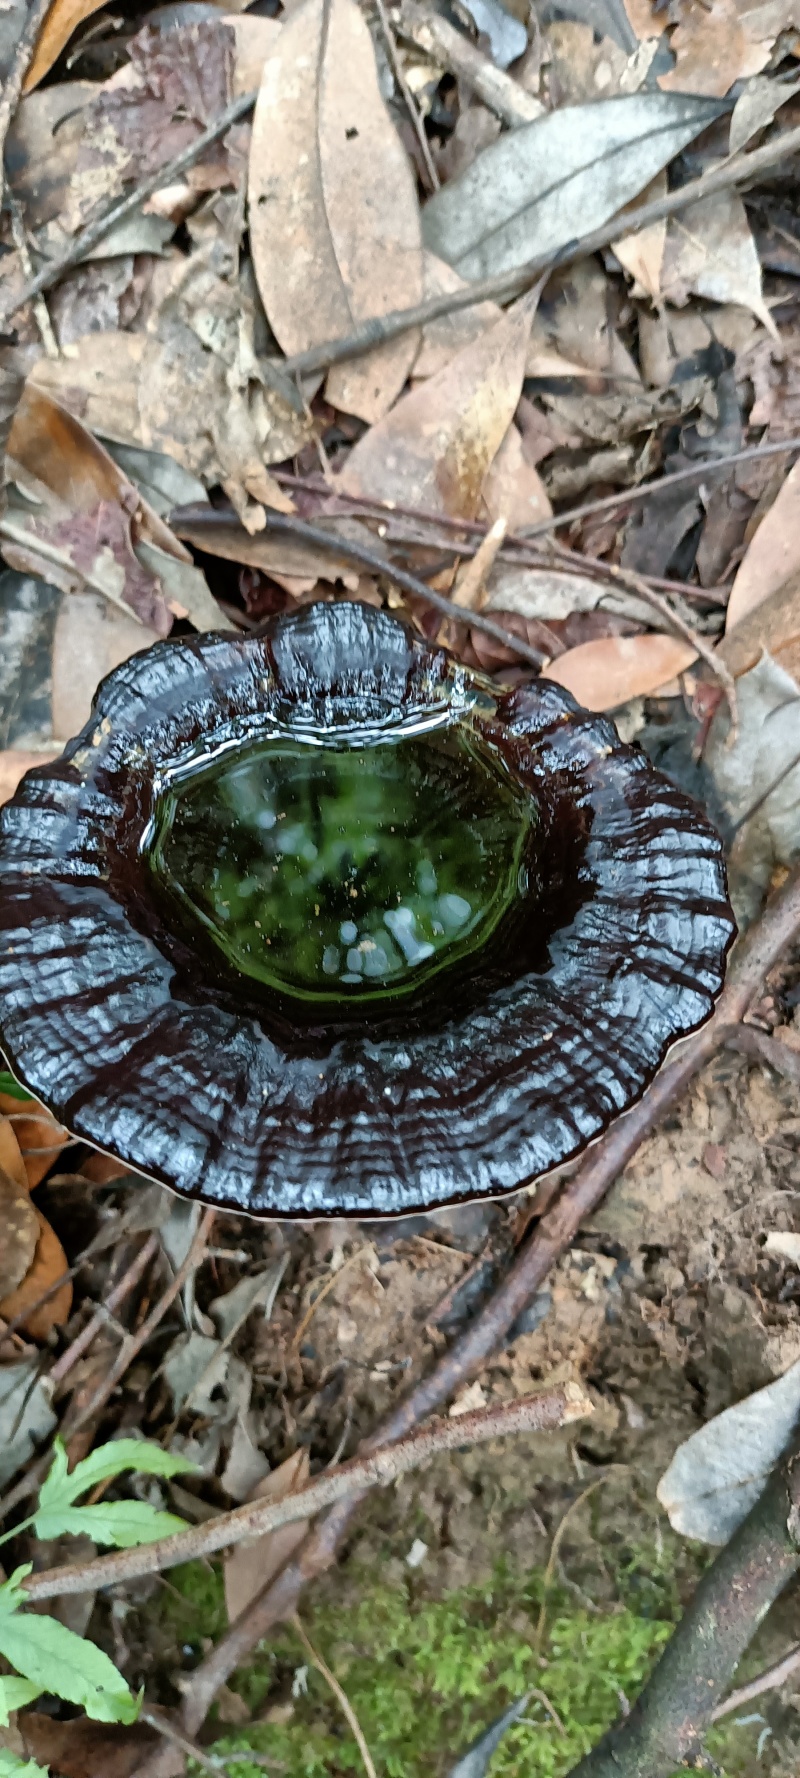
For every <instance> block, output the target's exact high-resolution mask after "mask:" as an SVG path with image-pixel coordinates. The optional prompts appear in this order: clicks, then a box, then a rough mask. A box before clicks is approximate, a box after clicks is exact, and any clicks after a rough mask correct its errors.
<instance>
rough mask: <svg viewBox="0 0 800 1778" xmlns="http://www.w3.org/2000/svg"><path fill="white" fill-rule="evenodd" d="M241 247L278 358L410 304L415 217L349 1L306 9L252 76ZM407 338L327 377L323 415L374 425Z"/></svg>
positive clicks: (407, 348)
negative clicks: (333, 411)
mask: <svg viewBox="0 0 800 1778" xmlns="http://www.w3.org/2000/svg"><path fill="white" fill-rule="evenodd" d="M249 212H250V240H251V249H252V254H253V263H254V265H255V271H256V277H257V280H258V286H259V289H260V291H261V296H262V298H263V302H264V307H265V309H266V311H267V317H268V319H269V322H270V326H271V327H272V329H273V331H274V333H275V335H276V337H277V339H278V341H279V343H280V345H281V346H282V348H283V350H284V352H286V353H287V354H290V355H291V354H293V353H296V352H302V351H305V350H306V348H307V347H309V346H312V345H316V344H318V343H319V342H320V341H322V340H325V339H331V338H333V337H335V336H337V335H339V334H345V333H348V332H350V331H351V329H352V327H353V326H354V324H355V323H356V322H358V321H362V320H366V319H367V318H368V317H369V316H372V315H381V314H383V313H384V312H385V311H387V310H389V309H396V308H404V307H408V306H409V305H410V304H412V303H415V302H418V301H419V300H420V297H421V296H422V247H421V236H420V221H419V207H418V204H417V196H416V190H415V182H414V178H413V174H412V171H411V167H410V163H409V161H408V159H407V156H406V153H405V150H404V148H403V147H402V144H401V142H400V138H399V136H398V135H397V133H396V131H395V128H394V124H393V123H392V121H391V118H390V117H389V113H388V111H387V109H386V106H385V103H384V100H383V96H382V94H381V90H380V86H379V82H378V74H377V68H376V65H375V52H374V49H373V46H372V38H371V36H370V33H369V29H368V27H367V24H366V22H365V20H364V17H363V15H362V13H361V11H360V8H359V7H358V6H357V5H356V3H355V0H331V4H330V6H326V5H325V4H324V0H305V3H304V4H303V5H301V6H298V7H297V8H296V10H295V11H293V12H292V13H291V14H290V15H289V17H288V19H287V21H286V23H285V24H284V25H283V26H282V28H281V33H280V37H279V39H278V41H277V43H276V45H275V48H274V49H273V50H272V51H271V53H270V54H269V55H268V57H267V59H266V61H265V63H264V72H263V77H262V84H261V90H260V93H259V98H258V102H257V105H256V111H255V117H254V119H253V136H252V145H251V153H250V177H249ZM418 343H419V342H418V336H417V335H416V334H414V333H411V332H409V333H406V334H403V335H401V336H400V338H399V339H396V340H393V341H392V342H391V343H390V344H388V345H386V346H382V347H380V348H378V349H377V350H376V351H373V352H369V353H366V354H364V356H362V357H361V358H359V359H356V360H355V361H353V362H352V363H349V364H344V365H341V366H338V367H337V368H335V369H334V370H333V371H332V372H331V373H330V375H329V377H328V381H327V386H326V393H327V396H328V400H329V401H330V402H331V403H332V405H333V406H334V407H339V408H343V409H344V410H345V411H346V412H347V413H353V414H358V415H359V416H360V418H361V419H363V420H369V421H373V420H377V419H379V418H380V416H381V415H382V414H385V413H386V411H387V409H388V408H389V407H390V406H391V403H392V402H393V401H394V399H395V397H396V396H397V395H398V394H399V392H400V390H401V389H402V387H403V384H404V382H405V380H406V377H407V376H408V373H409V371H410V369H411V365H412V363H413V361H414V355H415V353H416V350H417V346H418Z"/></svg>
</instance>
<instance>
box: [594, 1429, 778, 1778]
mask: <svg viewBox="0 0 800 1778" xmlns="http://www.w3.org/2000/svg"><path fill="white" fill-rule="evenodd" d="M799 1507H800V1454H798V1448H797V1445H795V1448H794V1450H793V1451H792V1452H790V1453H789V1455H787V1456H786V1457H785V1458H784V1460H783V1462H782V1463H781V1464H780V1465H779V1466H778V1468H777V1469H775V1470H774V1471H773V1473H772V1475H771V1476H770V1478H769V1481H768V1482H767V1485H766V1487H765V1489H764V1492H763V1494H762V1495H761V1497H760V1499H759V1500H757V1501H756V1504H755V1506H754V1507H752V1508H751V1510H750V1512H749V1513H748V1515H747V1518H746V1519H745V1520H744V1521H743V1523H742V1524H741V1525H740V1526H739V1529H738V1531H736V1532H734V1535H733V1537H732V1538H731V1540H730V1542H729V1543H727V1544H726V1545H725V1548H724V1549H723V1550H722V1551H721V1552H720V1554H719V1555H718V1556H717V1559H716V1561H715V1562H714V1563H713V1564H712V1566H711V1568H709V1569H708V1571H707V1573H706V1574H704V1575H703V1578H702V1580H701V1582H700V1584H699V1586H698V1588H697V1591H696V1593H695V1596H694V1598H693V1600H692V1603H691V1605H690V1606H689V1607H688V1609H687V1610H686V1612H685V1613H684V1615H683V1617H682V1618H681V1621H680V1623H679V1625H678V1627H677V1629H676V1630H675V1632H674V1634H673V1636H672V1637H671V1638H670V1640H669V1642H668V1643H667V1646H666V1648H665V1650H664V1653H663V1654H662V1656H661V1659H660V1660H659V1661H658V1664H657V1665H656V1667H655V1668H654V1670H653V1672H652V1673H651V1675H650V1678H649V1679H648V1681H647V1684H646V1686H645V1687H644V1690H643V1691H642V1692H641V1694H640V1696H639V1698H638V1699H637V1701H636V1703H635V1704H634V1706H633V1709H632V1710H631V1712H630V1714H629V1715H628V1716H627V1717H626V1718H625V1719H624V1721H622V1722H620V1723H615V1724H614V1727H613V1728H611V1729H609V1730H608V1732H607V1734H605V1735H604V1736H603V1738H602V1740H601V1741H599V1742H598V1744H597V1746H596V1747H595V1748H594V1749H593V1751H592V1752H591V1753H589V1754H587V1756H586V1758H585V1759H582V1760H581V1761H580V1762H579V1764H578V1765H577V1766H574V1767H573V1769H572V1771H571V1772H570V1774H569V1778H672V1774H673V1772H674V1771H675V1769H676V1767H678V1766H684V1767H687V1766H692V1767H697V1766H698V1765H699V1764H700V1763H701V1762H702V1741H703V1733H704V1731H705V1730H706V1729H707V1728H708V1727H709V1725H710V1723H711V1722H712V1720H713V1718H714V1716H715V1707H716V1705H717V1704H718V1703H719V1702H720V1700H721V1699H722V1698H723V1697H724V1696H725V1693H726V1692H727V1690H728V1687H729V1685H730V1682H731V1674H732V1673H733V1672H734V1671H735V1669H736V1667H737V1666H738V1664H739V1661H740V1660H741V1658H742V1655H743V1654H744V1652H745V1649H746V1648H747V1646H748V1644H749V1643H750V1642H751V1641H752V1638H753V1636H754V1635H755V1632H756V1630H757V1629H758V1626H759V1624H760V1623H761V1621H762V1618H763V1617H764V1616H765V1614H766V1612H767V1611H768V1610H769V1608H770V1606H771V1605H772V1604H773V1602H774V1601H775V1600H776V1599H777V1597H778V1595H779V1593H782V1592H783V1589H784V1587H785V1586H786V1585H787V1584H788V1582H789V1581H790V1580H791V1579H792V1577H793V1575H795V1574H796V1573H797V1570H798V1568H800V1523H799V1522H798V1508H799Z"/></svg>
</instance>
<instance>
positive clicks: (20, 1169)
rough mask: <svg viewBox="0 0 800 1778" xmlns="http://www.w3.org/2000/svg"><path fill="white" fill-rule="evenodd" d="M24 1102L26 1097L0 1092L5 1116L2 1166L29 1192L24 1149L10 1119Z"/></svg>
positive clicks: (0, 1133)
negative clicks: (16, 1096) (19, 1097)
mask: <svg viewBox="0 0 800 1778" xmlns="http://www.w3.org/2000/svg"><path fill="white" fill-rule="evenodd" d="M24 1104H25V1101H24V1099H16V1098H15V1097H14V1095H13V1093H0V1112H2V1113H3V1116H2V1117H0V1168H2V1170H3V1172H4V1173H7V1174H8V1175H9V1177H10V1178H11V1179H12V1180H13V1181H14V1184H15V1185H18V1186H20V1187H21V1189H22V1190H23V1191H26V1192H29V1191H30V1189H31V1187H30V1181H29V1179H28V1173H27V1169H26V1166H25V1162H24V1160H23V1158H22V1150H21V1148H20V1145H19V1140H18V1137H17V1136H16V1134H15V1130H14V1124H12V1122H11V1121H10V1120H11V1118H12V1117H14V1115H15V1113H16V1112H18V1111H19V1109H20V1106H21V1105H24ZM15 1121H16V1119H15Z"/></svg>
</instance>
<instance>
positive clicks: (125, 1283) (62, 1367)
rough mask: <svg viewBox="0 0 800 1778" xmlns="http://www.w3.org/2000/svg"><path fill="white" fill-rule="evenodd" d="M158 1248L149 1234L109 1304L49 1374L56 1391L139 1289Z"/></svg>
mask: <svg viewBox="0 0 800 1778" xmlns="http://www.w3.org/2000/svg"><path fill="white" fill-rule="evenodd" d="M158 1247H159V1241H158V1235H156V1234H152V1235H148V1237H147V1240H146V1241H145V1243H144V1246H143V1247H140V1248H139V1251H138V1253H137V1254H136V1256H135V1258H134V1259H132V1260H131V1263H130V1265H129V1266H128V1269H127V1271H125V1272H123V1274H122V1277H121V1278H120V1279H118V1281H117V1283H116V1284H115V1285H114V1288H113V1290H110V1291H109V1293H108V1296H107V1298H106V1300H105V1302H102V1303H100V1304H99V1305H98V1307H97V1309H96V1310H95V1313H94V1315H93V1316H92V1317H91V1320H89V1321H87V1323H86V1326H85V1327H83V1328H81V1331H80V1333H79V1334H76V1336H75V1339H74V1340H73V1341H72V1344H71V1345H70V1346H68V1347H67V1349H66V1351H65V1352H62V1354H61V1357H60V1358H57V1359H56V1362H55V1364H54V1365H53V1367H52V1369H51V1370H50V1372H49V1373H48V1381H49V1383H50V1384H51V1386H52V1387H53V1388H55V1387H56V1385H57V1384H59V1383H63V1381H64V1378H65V1377H66V1376H67V1374H68V1372H69V1371H71V1370H72V1367H73V1365H75V1364H77V1362H78V1359H79V1358H82V1357H83V1354H84V1352H85V1351H86V1348H87V1346H91V1343H92V1340H93V1339H94V1337H95V1334H98V1333H99V1332H100V1330H101V1328H102V1327H104V1326H105V1324H106V1322H107V1320H108V1317H109V1315H113V1313H114V1311H115V1309H118V1308H119V1305H120V1303H121V1302H124V1300H125V1297H126V1296H130V1293H131V1291H132V1290H133V1289H135V1287H136V1285H137V1284H138V1282H139V1279H140V1278H141V1277H142V1274H143V1273H144V1272H146V1270H147V1267H148V1266H149V1264H150V1261H151V1259H155V1256H156V1254H157V1252H158Z"/></svg>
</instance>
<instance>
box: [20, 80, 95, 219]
mask: <svg viewBox="0 0 800 1778" xmlns="http://www.w3.org/2000/svg"><path fill="white" fill-rule="evenodd" d="M96 95H97V86H96V84H95V83H94V81H91V80H65V81H59V83H58V85H56V86H49V87H45V89H44V92H41V93H30V94H29V95H28V97H27V98H24V99H22V100H20V103H19V105H18V107H17V112H16V116H15V117H14V120H13V123H12V124H11V128H10V129H9V132H8V140H7V143H6V157H5V158H6V167H7V169H8V178H9V184H10V186H11V189H12V191H13V192H14V195H15V196H16V197H17V198H19V201H20V203H21V204H23V205H24V208H25V218H26V221H27V224H28V227H29V228H36V229H40V228H41V227H42V226H43V225H44V224H46V223H49V222H52V221H53V220H54V219H55V218H56V217H57V216H60V215H62V213H63V210H64V205H65V202H66V194H67V190H68V187H69V184H70V181H71V179H72V177H73V174H74V171H75V167H76V164H77V158H78V151H79V148H80V144H81V139H82V136H83V131H84V119H85V112H86V107H87V106H88V105H89V103H90V101H91V100H92V99H94V98H95V97H96Z"/></svg>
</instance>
